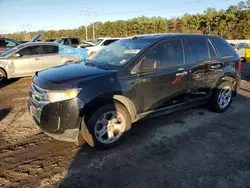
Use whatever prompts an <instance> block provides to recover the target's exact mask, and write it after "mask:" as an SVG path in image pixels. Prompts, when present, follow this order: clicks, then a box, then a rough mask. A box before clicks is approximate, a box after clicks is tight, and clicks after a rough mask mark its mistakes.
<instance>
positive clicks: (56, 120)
mask: <svg viewBox="0 0 250 188" xmlns="http://www.w3.org/2000/svg"><path fill="white" fill-rule="evenodd" d="M83 107H84V102H83V101H82V100H81V99H79V98H77V97H76V98H74V99H71V100H67V101H61V102H55V103H51V102H49V101H37V100H36V98H35V97H34V93H32V91H31V93H30V97H29V100H28V109H29V112H30V114H31V116H32V117H33V119H34V121H35V122H36V124H37V125H38V126H39V128H40V129H42V130H43V131H44V132H45V133H46V134H47V135H48V136H50V137H53V138H55V139H57V140H63V141H69V142H76V143H77V141H78V134H79V129H80V125H81V120H82V117H81V114H80V113H81V110H82V109H83Z"/></svg>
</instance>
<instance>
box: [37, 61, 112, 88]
mask: <svg viewBox="0 0 250 188" xmlns="http://www.w3.org/2000/svg"><path fill="white" fill-rule="evenodd" d="M112 72H114V71H112V70H105V69H100V68H96V67H89V66H86V65H85V64H84V63H73V64H65V65H62V66H58V67H53V68H50V69H46V70H44V71H41V72H38V73H36V76H35V77H34V78H33V81H34V82H35V83H36V84H37V85H39V86H40V87H42V88H44V89H51V87H52V89H58V88H60V89H63V88H73V87H76V86H79V84H81V82H83V81H84V80H89V79H91V78H94V77H99V76H102V75H106V74H109V73H112ZM51 85H53V86H51Z"/></svg>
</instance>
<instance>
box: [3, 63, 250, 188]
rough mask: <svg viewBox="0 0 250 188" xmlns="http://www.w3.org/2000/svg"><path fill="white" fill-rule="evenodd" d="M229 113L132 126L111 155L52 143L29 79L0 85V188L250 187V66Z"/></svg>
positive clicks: (184, 115)
mask: <svg viewBox="0 0 250 188" xmlns="http://www.w3.org/2000/svg"><path fill="white" fill-rule="evenodd" d="M243 76H244V78H243V79H242V84H241V90H240V94H239V95H238V97H237V98H236V99H235V100H234V102H233V104H232V106H231V108H230V109H229V110H228V111H227V112H225V113H223V114H217V113H213V112H210V111H209V110H207V109H206V108H204V107H200V108H197V109H190V110H187V111H183V112H177V113H174V114H172V115H165V116H160V117H157V118H153V119H150V120H145V121H141V122H138V123H136V124H134V125H133V127H132V131H131V134H130V136H129V137H128V139H127V140H126V142H124V143H123V144H122V145H121V146H118V147H116V148H114V149H112V150H109V151H96V150H95V149H92V148H90V147H89V146H87V145H85V144H82V145H80V146H76V145H74V144H72V143H67V142H60V141H56V140H54V139H50V138H49V137H47V136H46V135H45V134H43V133H42V132H41V131H40V130H39V129H38V128H37V126H36V125H35V123H33V121H32V119H31V117H30V116H29V114H28V111H27V98H28V91H29V87H30V84H31V79H30V78H22V79H15V80H11V81H8V82H7V83H6V84H5V85H1V86H0V187H4V188H7V187H75V188H76V187H98V188H99V187H105V188H107V187H108V188H111V187H114V188H117V187H126V188H129V187H131V188H132V187H143V188H147V187H173V188H176V187H184V188H189V187H202V188H206V187H207V188H212V187H218V188H226V187H232V188H236V187H250V136H249V135H250V65H249V66H247V65H244V67H243Z"/></svg>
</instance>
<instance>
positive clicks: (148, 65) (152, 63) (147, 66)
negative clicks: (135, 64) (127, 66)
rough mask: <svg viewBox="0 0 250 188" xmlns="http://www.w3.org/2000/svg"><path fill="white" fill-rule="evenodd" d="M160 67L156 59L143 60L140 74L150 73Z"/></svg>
mask: <svg viewBox="0 0 250 188" xmlns="http://www.w3.org/2000/svg"><path fill="white" fill-rule="evenodd" d="M159 67H160V61H159V60H158V59H143V60H142V62H141V66H140V68H139V69H140V72H145V71H150V70H154V69H158V68H159Z"/></svg>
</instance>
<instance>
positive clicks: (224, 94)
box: [210, 81, 233, 112]
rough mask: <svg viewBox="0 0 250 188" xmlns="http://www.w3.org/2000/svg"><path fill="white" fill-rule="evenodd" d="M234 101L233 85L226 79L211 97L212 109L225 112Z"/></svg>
mask: <svg viewBox="0 0 250 188" xmlns="http://www.w3.org/2000/svg"><path fill="white" fill-rule="evenodd" d="M232 101H233V85H232V83H231V82H229V81H224V82H222V83H221V84H220V85H218V87H217V88H216V89H215V91H214V93H213V96H212V98H211V101H210V102H211V103H210V104H211V105H210V106H211V109H212V110H213V111H215V112H225V111H226V110H227V109H228V108H229V107H230V105H231V103H232Z"/></svg>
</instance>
